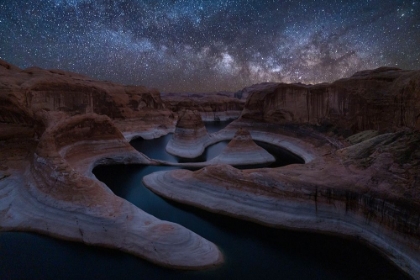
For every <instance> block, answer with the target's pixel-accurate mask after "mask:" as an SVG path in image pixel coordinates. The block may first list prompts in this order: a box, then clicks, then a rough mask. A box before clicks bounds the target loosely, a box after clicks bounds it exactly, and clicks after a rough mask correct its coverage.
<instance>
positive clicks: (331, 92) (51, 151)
mask: <svg viewBox="0 0 420 280" xmlns="http://www.w3.org/2000/svg"><path fill="white" fill-rule="evenodd" d="M239 95H240V96H239ZM244 96H247V101H246V104H245V108H244V110H243V112H242V114H241V118H240V119H239V120H237V121H235V122H233V123H232V124H230V125H229V126H228V127H227V128H226V129H224V130H223V131H220V132H217V133H214V134H211V135H208V134H207V131H206V129H205V127H204V125H203V122H202V120H201V117H200V113H199V112H197V111H195V112H194V111H191V110H186V111H185V112H184V111H181V112H180V113H179V115H180V116H179V119H178V123H177V127H176V129H175V123H176V122H177V114H176V113H174V112H172V111H170V110H168V109H166V107H165V106H164V105H163V102H162V100H161V99H160V97H159V93H158V92H157V91H155V90H150V89H147V88H144V87H137V86H136V87H134V86H122V85H116V84H112V83H109V82H100V81H94V80H92V79H90V78H88V77H85V76H82V75H79V74H76V73H70V72H64V71H60V70H43V69H40V68H35V67H33V68H29V69H25V70H21V69H19V68H17V67H15V66H13V65H10V64H8V63H7V62H4V61H1V60H0V149H1V153H0V230H3V231H4V230H26V231H35V232H40V233H43V234H47V235H50V236H54V237H59V238H64V239H70V240H76V241H81V242H84V243H87V244H95V245H101V246H108V247H112V248H118V249H120V250H124V251H127V252H130V253H132V254H135V255H138V256H141V257H143V258H146V259H148V260H150V261H152V262H155V263H158V264H161V265H165V266H171V267H179V268H200V267H207V266H212V265H215V264H217V263H220V262H221V261H222V256H221V253H220V251H219V250H218V249H217V247H216V246H215V245H214V244H212V243H210V242H209V241H207V240H205V239H203V238H201V237H199V236H197V235H196V234H194V233H192V232H191V231H189V230H188V229H186V228H184V227H182V226H179V225H176V224H173V223H170V222H163V221H160V220H158V219H156V218H154V217H152V216H150V215H148V214H147V213H144V212H143V211H141V210H140V209H138V208H136V207H135V206H133V205H132V204H130V203H128V202H127V201H125V200H124V199H121V198H119V197H117V196H115V195H114V194H113V193H112V192H111V191H110V190H109V189H108V187H107V186H105V185H104V184H103V183H101V182H99V181H98V180H97V179H96V178H95V177H94V175H93V174H92V172H91V171H92V168H93V167H94V166H96V165H98V164H110V163H124V164H128V163H142V164H162V163H161V162H157V161H154V160H151V159H149V158H147V157H146V156H144V155H143V154H141V153H139V152H137V151H135V150H134V149H133V148H132V147H131V146H130V145H129V143H128V142H127V139H130V138H132V137H136V136H141V137H143V138H154V137H158V136H160V135H163V134H167V133H169V132H173V131H175V134H174V137H173V140H172V141H171V142H170V144H169V145H168V147H167V150H168V151H169V152H171V153H172V154H175V155H178V156H181V157H189V158H192V157H196V156H198V155H200V154H201V153H202V152H203V151H204V148H205V147H207V146H208V145H210V144H212V143H216V142H218V141H224V140H230V139H232V138H234V135H235V133H236V132H237V131H238V130H239V129H240V128H243V129H244V131H240V132H239V133H238V135H237V136H236V138H235V140H233V141H232V142H231V144H230V145H229V148H228V150H227V152H225V153H223V154H222V155H220V156H219V157H218V158H215V159H214V161H213V162H210V163H209V162H207V163H205V164H204V163H203V166H204V165H207V166H206V167H204V168H203V169H201V170H198V171H194V172H193V171H188V170H172V171H167V172H158V173H153V174H150V175H148V176H146V177H144V182H145V184H146V185H147V186H148V187H150V188H151V189H152V190H153V191H155V192H157V193H159V194H160V195H162V196H165V197H167V198H169V199H174V200H177V201H180V202H183V203H188V204H192V205H195V206H197V207H202V208H205V209H207V210H209V211H213V212H218V213H223V214H227V215H231V216H234V217H238V218H242V219H247V220H252V221H255V222H257V223H261V224H265V225H270V226H276V227H278V226H280V227H289V228H295V229H304V230H317V231H321V232H328V233H337V234H342V235H345V236H350V237H357V238H362V239H363V240H364V241H366V242H368V243H369V244H371V245H372V246H374V247H376V248H378V249H379V250H380V251H381V252H382V253H384V254H385V255H386V256H388V258H389V259H390V260H392V261H393V262H394V263H396V264H397V265H398V266H399V267H400V268H401V269H403V270H404V271H406V272H407V273H409V274H410V275H411V276H412V277H414V278H416V279H418V278H420V249H419V246H418V244H419V242H420V229H419V221H420V192H419V189H420V185H419V184H420V177H419V174H420V145H419V143H420V131H419V130H420V115H419V113H418V112H419V109H420V71H404V70H400V69H397V68H379V69H376V70H370V71H363V72H359V73H356V74H355V75H353V76H352V77H350V78H347V79H342V80H338V81H336V82H334V83H331V84H320V85H302V84H291V85H288V84H275V83H270V84H260V85H255V86H252V87H249V88H246V89H244V90H243V91H241V92H238V93H237V96H236V99H239V98H244ZM229 98H231V97H229ZM180 104H182V103H179V102H178V105H176V104H175V105H174V106H182V107H184V105H180ZM169 106H172V105H169ZM185 106H190V105H188V104H187V105H185ZM191 106H192V108H193V109H194V108H197V106H196V105H195V104H192V105H191ZM226 106H231V105H226ZM235 106H236V105H232V107H235ZM203 108H204V107H201V108H200V110H201V112H207V111H208V112H211V110H213V112H216V111H217V112H221V111H229V110H230V109H231V108H230V107H223V108H222V107H220V108H219V107H217V108H216V107H211V106H210V108H211V109H210V108H209V109H203ZM235 108H236V107H235ZM177 110H178V109H177ZM245 130H246V131H249V134H250V135H251V136H252V139H254V140H256V141H263V142H267V143H271V144H273V145H277V146H279V147H282V148H284V149H287V150H289V151H290V152H292V153H294V154H296V155H298V156H300V157H301V158H302V159H303V160H304V161H305V164H299V165H289V166H284V167H280V168H263V169H252V170H238V169H236V168H233V167H232V166H230V165H214V163H220V162H222V163H226V160H227V159H229V160H231V159H239V158H242V155H241V154H242V152H244V150H245V149H244V147H248V148H249V147H251V148H252V149H254V148H255V146H253V145H252V144H250V143H252V142H250V141H251V140H250V138H249V136H248V134H247V133H246V132H245ZM252 146H253V147H252ZM248 148H247V149H248ZM232 151H233V152H234V153H232ZM246 152H247V153H251V154H253V150H251V151H249V150H247V151H246ZM233 155H234V156H233ZM263 157H264V158H265V156H263ZM230 163H232V162H230Z"/></svg>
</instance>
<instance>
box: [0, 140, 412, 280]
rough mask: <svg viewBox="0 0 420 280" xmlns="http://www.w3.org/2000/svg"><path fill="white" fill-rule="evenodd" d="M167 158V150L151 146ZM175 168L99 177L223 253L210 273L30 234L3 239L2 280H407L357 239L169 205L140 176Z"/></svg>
mask: <svg viewBox="0 0 420 280" xmlns="http://www.w3.org/2000/svg"><path fill="white" fill-rule="evenodd" d="M152 141H154V140H152ZM152 146H153V147H154V149H153V151H152V152H153V154H159V153H160V154H161V156H163V157H165V155H164V153H165V152H164V146H159V145H152ZM170 169H174V167H162V166H160V167H157V166H141V165H127V166H123V165H119V166H100V167H98V168H96V169H95V170H94V173H95V175H96V176H97V177H98V178H99V179H100V180H102V181H103V182H105V183H106V184H107V185H108V186H109V187H110V188H111V189H112V190H113V191H114V193H115V194H116V195H119V196H121V197H123V198H125V199H127V200H128V201H130V202H132V203H133V204H135V205H137V206H138V207H139V208H141V209H143V210H144V211H146V212H148V213H151V214H152V215H154V216H156V217H158V218H160V219H163V220H169V221H172V222H176V223H179V224H181V225H183V226H185V227H187V228H189V229H190V230H192V231H194V232H196V233H198V234H199V235H201V236H203V237H205V238H206V239H208V240H210V241H212V242H213V243H215V244H216V245H218V246H219V248H220V249H221V251H222V252H223V254H224V256H225V263H224V264H223V265H221V266H219V267H217V268H216V269H212V270H206V271H178V270H171V269H167V268H162V267H159V266H156V265H154V264H151V263H149V262H147V261H144V260H142V259H139V258H136V257H133V256H131V255H129V254H125V253H122V252H118V251H116V250H110V249H103V248H97V247H89V246H84V245H82V244H80V243H73V242H66V241H61V240H56V239H51V238H48V237H44V236H40V235H36V234H30V233H0V279H238V278H242V279H407V277H406V276H405V274H403V273H402V272H401V271H400V270H399V269H398V268H396V267H395V266H394V265H392V264H391V263H390V262H388V261H387V260H386V259H384V258H383V257H382V256H381V255H379V254H378V253H377V252H376V251H374V250H371V249H370V248H368V247H367V246H365V245H363V244H362V243H360V242H358V241H357V240H354V239H343V238H339V237H336V236H327V235H322V234H317V233H305V232H296V231H290V230H280V229H274V228H268V227H263V226H259V225H256V224H253V223H250V222H246V221H240V220H236V219H233V218H229V217H225V216H221V215H216V214H211V213H207V212H205V211H201V210H199V209H196V208H193V207H188V206H184V205H180V204H177V203H173V202H170V201H167V200H165V199H163V198H161V197H159V196H157V195H155V194H154V193H152V192H151V191H149V190H148V189H147V188H145V187H144V186H143V184H142V182H141V180H142V178H143V176H145V175H147V174H150V173H151V172H154V171H158V170H170Z"/></svg>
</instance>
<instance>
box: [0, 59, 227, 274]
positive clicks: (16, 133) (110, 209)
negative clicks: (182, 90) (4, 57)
mask: <svg viewBox="0 0 420 280" xmlns="http://www.w3.org/2000/svg"><path fill="white" fill-rule="evenodd" d="M0 82H1V84H0V100H1V102H0V107H1V109H2V110H1V111H0V121H1V128H2V130H1V133H0V148H1V151H2V152H1V153H0V163H1V164H0V230H3V231H4V230H8V231H9V230H11V231H21V230H23V231H32V232H38V233H42V234H46V235H49V236H53V237H58V238H63V239H68V240H74V241H81V242H84V243H86V244H92V245H100V246H106V247H111V248H116V249H119V250H123V251H126V252H129V253H132V254H134V255H137V256H140V257H142V258H144V259H147V260H149V261H151V262H154V263H157V264H160V265H163V266H169V267H176V268H188V269H198V268H203V267H209V266H213V265H216V264H218V263H220V262H222V260H223V257H222V255H221V253H220V251H219V250H218V248H217V247H216V246H215V245H214V244H213V243H211V242H209V241H207V240H205V239H204V238H202V237H200V236H198V235H197V234H195V233H193V232H191V231H190V230H188V229H186V228H184V227H182V226H180V225H177V224H174V223H170V222H165V221H161V220H159V219H157V218H155V217H153V216H151V215H149V214H147V213H145V212H144V211H142V210H140V209H138V208H137V207H135V206H134V205H132V204H131V203H129V202H127V201H126V200H124V199H121V198H119V197H117V196H115V195H114V194H113V193H112V192H111V191H110V190H109V188H108V187H107V186H105V185H104V184H103V183H101V182H99V181H98V180H97V179H96V178H95V176H94V175H93V174H92V172H91V171H92V169H93V167H94V166H95V165H98V164H110V163H120V164H128V163H137V164H154V162H153V161H151V160H150V159H149V158H147V157H146V156H144V155H143V154H141V153H139V152H137V151H136V150H135V149H134V148H132V147H131V145H130V144H129V143H128V142H127V140H126V138H125V137H124V136H123V134H122V133H121V127H122V126H124V125H126V124H127V123H126V122H124V121H125V120H127V119H128V120H130V123H131V124H133V126H131V125H130V127H128V128H129V129H131V130H130V133H146V134H147V133H150V130H153V128H154V127H160V126H161V127H162V130H164V128H163V126H164V125H165V123H167V122H168V126H167V127H166V128H167V129H170V125H169V124H170V122H172V121H173V120H171V119H169V118H167V119H162V120H160V118H157V116H160V117H169V116H171V114H172V113H171V112H169V111H168V110H165V109H164V108H163V107H161V106H162V105H161V104H160V101H159V100H158V99H157V100H155V99H154V98H153V96H154V94H153V93H148V92H143V93H141V92H139V89H137V88H127V87H123V86H119V85H112V84H110V83H104V82H98V81H92V80H90V79H88V78H86V77H83V76H80V75H77V74H73V73H68V72H62V71H55V70H54V71H47V70H42V69H38V68H31V69H27V70H23V71H22V70H20V69H18V68H17V67H13V66H11V65H9V64H7V63H5V62H2V63H1V64H0ZM130 90H133V91H134V93H132V94H131V93H129V92H130ZM130 95H131V96H130ZM155 97H156V96H155ZM137 99H138V100H137ZM133 100H134V101H135V100H137V101H139V104H137V105H136V104H134V103H133V102H134V101H133ZM140 100H142V101H141V102H144V104H143V105H142V106H143V107H141V106H140V104H141V102H140ZM127 102H128V103H127ZM127 104H128V105H127ZM129 104H132V105H133V106H132V107H129V106H131V105H129ZM127 106H128V107H127ZM139 106H140V107H141V108H140V107H139ZM137 109H138V110H139V111H138V112H136V110H137ZM140 109H141V110H140ZM153 111H155V112H153ZM97 113H102V115H98V114H97ZM104 113H109V115H110V116H112V117H113V118H114V120H113V119H111V118H110V117H108V116H106V115H104ZM147 114H149V117H147V116H146V115H147ZM143 116H144V117H143ZM117 117H118V118H119V121H120V123H119V124H120V125H119V126H116V125H115V119H116V118H117ZM136 118H140V119H141V121H142V122H144V123H145V125H146V126H143V125H142V123H140V124H138V123H137V122H136V121H135V120H136ZM153 118H156V119H153ZM148 121H149V123H147V122H148Z"/></svg>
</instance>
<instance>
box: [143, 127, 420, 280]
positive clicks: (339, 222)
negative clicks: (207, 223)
mask: <svg viewBox="0 0 420 280" xmlns="http://www.w3.org/2000/svg"><path fill="white" fill-rule="evenodd" d="M254 129H256V128H255V127H254ZM391 139H394V140H396V141H390V140H391ZM407 141H408V143H415V142H417V143H418V141H420V134H419V133H412V134H410V133H402V134H401V133H400V134H399V133H396V134H395V133H390V134H384V135H380V136H376V137H374V138H372V139H369V140H366V141H364V142H361V143H359V144H356V145H353V146H349V147H346V148H342V149H336V148H335V147H333V146H332V145H331V144H329V143H324V145H323V146H321V147H319V148H315V150H317V151H318V152H316V155H317V156H316V157H315V158H314V159H313V160H312V161H311V162H310V163H307V164H305V165H289V166H285V167H281V168H266V169H254V170H238V169H235V168H233V167H231V166H229V165H213V166H207V167H205V168H203V169H201V170H198V171H195V172H192V171H188V170H172V171H164V172H157V173H153V174H150V175H148V176H146V177H144V179H143V181H144V184H145V185H146V186H147V187H148V188H150V189H151V190H153V191H154V192H156V193H158V194H159V195H162V196H164V197H166V198H169V199H173V200H176V201H179V202H182V203H187V204H191V205H194V206H197V207H201V208H203V209H206V210H208V211H212V212H216V213H221V214H226V215H230V216H233V217H237V218H241V219H246V220H251V221H255V222H257V223H261V224H265V225H269V226H275V227H289V228H294V229H303V230H317V231H322V232H328V233H335V234H342V235H346V236H351V237H357V238H361V239H363V240H364V241H366V242H368V243H369V244H370V245H372V246H373V247H375V248H376V249H378V250H379V251H381V252H382V253H383V254H385V255H386V256H387V257H388V258H390V259H391V260H392V261H393V262H395V263H396V264H397V265H398V266H400V267H401V268H402V269H403V270H405V271H406V272H407V273H409V274H410V275H412V276H413V277H414V278H416V279H417V278H419V277H420V254H419V251H420V249H419V247H418V244H419V240H420V230H419V220H420V203H419V202H420V195H419V191H418V187H417V186H418V185H417V184H418V178H417V177H418V176H417V175H416V174H420V168H419V166H420V165H419V162H418V159H417V160H416V161H415V164H412V165H411V166H410V167H407V166H406V169H403V166H402V165H401V164H400V163H399V162H398V161H401V157H403V156H404V155H406V152H407V150H406V149H404V148H403V143H406V142H407ZM319 142H321V141H320V140H319V141H318V143H319ZM314 144H316V143H314ZM307 147H309V146H307ZM312 148H314V147H313V146H312ZM411 149H412V148H411ZM419 152H420V150H419V148H418V147H416V149H415V154H413V155H412V156H413V157H416V156H418V154H419ZM325 153H326V154H325ZM416 178H417V179H416Z"/></svg>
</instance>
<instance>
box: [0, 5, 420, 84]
mask: <svg viewBox="0 0 420 280" xmlns="http://www.w3.org/2000/svg"><path fill="white" fill-rule="evenodd" d="M0 40H1V41H0V58H1V59H4V60H6V61H8V62H10V63H12V64H15V65H17V66H19V67H21V68H26V67H30V66H34V65H36V66H39V67H42V68H49V69H51V68H59V69H63V70H68V71H74V72H78V73H83V74H86V75H88V76H90V77H93V78H96V79H100V80H108V81H113V82H118V83H123V84H137V85H145V86H149V87H155V88H158V89H159V90H161V91H166V92H168V91H172V92H181V91H182V92H185V91H188V92H205V91H221V90H228V91H234V90H238V89H241V88H243V87H245V86H248V85H251V84H255V83H260V82H267V81H274V82H302V83H318V82H329V81H333V80H336V79H339V78H342V77H345V76H349V75H351V74H353V73H354V72H356V71H359V70H362V69H371V68H376V67H379V66H397V67H400V68H404V69H419V68H420V1H419V0H415V1H413V0H412V1H404V0H400V1H398V0H371V1H370V0H352V1H339V0H316V1H315V0H312V1H309V0H308V1H262V0H255V1H253V0H249V1H245V0H244V1H239V0H231V1H229V0H228V1H218V0H216V1H208V0H207V1H200V0H195V1H194V0H185V1H176V0H172V1H152V0H151V1H139V0H125V1H110V0H98V1H94V0H55V1H50V0H42V1H21V0H14V1H12V0H2V1H1V2H0Z"/></svg>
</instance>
